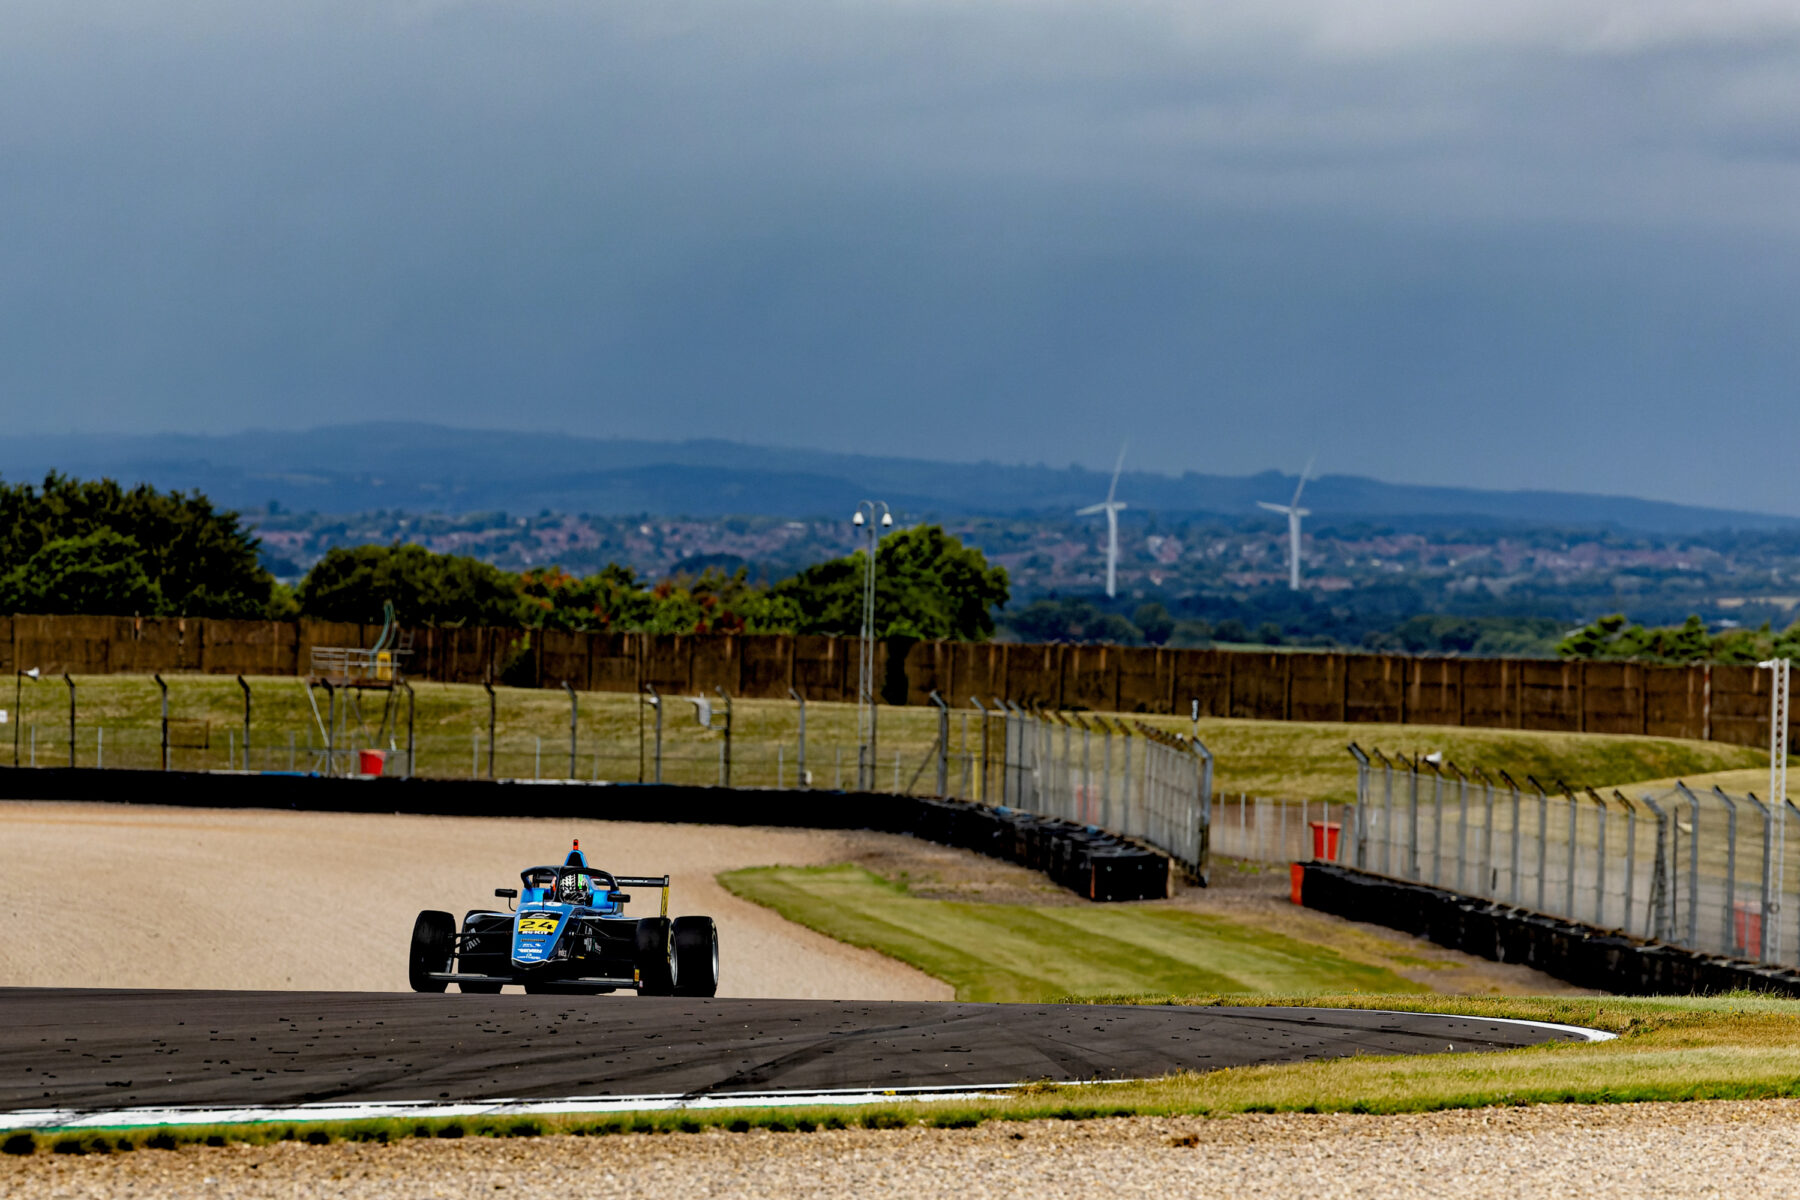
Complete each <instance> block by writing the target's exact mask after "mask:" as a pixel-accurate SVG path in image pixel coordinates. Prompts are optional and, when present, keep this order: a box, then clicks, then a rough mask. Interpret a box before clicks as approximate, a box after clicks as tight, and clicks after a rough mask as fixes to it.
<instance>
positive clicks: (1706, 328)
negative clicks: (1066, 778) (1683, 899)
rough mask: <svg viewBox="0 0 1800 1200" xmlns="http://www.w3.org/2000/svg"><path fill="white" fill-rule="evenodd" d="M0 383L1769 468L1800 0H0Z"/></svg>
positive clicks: (1456, 468) (1160, 460) (1799, 74)
mask: <svg viewBox="0 0 1800 1200" xmlns="http://www.w3.org/2000/svg"><path fill="white" fill-rule="evenodd" d="M0 29H4V30H5V31H6V33H5V37H4V39H3V40H0V392H3V394H4V396H5V398H6V406H7V411H8V413H9V414H10V418H11V420H10V422H9V423H10V425H11V428H13V429H15V430H33V429H36V430H66V429H108V430H155V429H169V428H185V429H192V430H205V429H221V430H224V429H234V428H240V427H243V426H246V425H276V426H284V425H286V426H299V425H314V424H320V423H325V422H330V421H338V420H349V419H364V418H368V417H399V416H415V417H427V418H432V419H438V420H447V421H451V422H457V423H463V424H482V425H501V426H509V427H544V428H558V427H560V428H567V429H571V430H578V431H580V432H583V433H596V434H606V433H618V434H622V435H630V436H643V437H680V436H690V435H694V434H697V433H700V434H709V435H719V436H730V437H742V438H749V439H753V440H757V441H762V442H775V443H782V442H791V443H801V444H809V445H820V446H825V447H830V448H840V449H841V448H851V447H859V446H870V447H878V448H882V449H889V450H894V451H899V452H904V453H909V454H917V455H924V456H932V457H955V458H980V457H993V458H999V459H1005V460H1015V461H1016V460H1034V459H1044V460H1049V461H1053V462H1061V461H1067V460H1070V459H1079V460H1082V461H1085V462H1088V463H1091V464H1094V465H1104V464H1105V460H1108V459H1110V455H1111V448H1112V447H1113V446H1115V445H1116V444H1117V439H1118V438H1119V437H1120V436H1122V435H1124V434H1126V433H1130V434H1132V435H1133V437H1134V442H1135V445H1136V447H1137V449H1136V450H1135V451H1134V460H1135V462H1136V464H1137V465H1138V466H1141V467H1152V468H1162V469H1180V468H1187V467H1192V468H1197V469H1203V470H1215V471H1250V470H1255V469H1260V468H1262V467H1265V466H1270V465H1281V466H1287V467H1288V468H1289V469H1292V468H1293V467H1294V466H1297V465H1298V462H1299V461H1301V460H1303V459H1304V457H1305V456H1306V454H1307V453H1308V452H1310V451H1311V450H1312V449H1313V448H1314V447H1315V446H1316V447H1318V448H1319V449H1320V450H1321V452H1322V456H1321V460H1320V465H1321V468H1322V469H1329V470H1332V471H1340V472H1346V471H1347V472H1359V473H1367V474H1375V475H1381V476H1384V477H1388V478H1394V479H1410V480H1424V481H1436V482H1454V483H1472V484H1481V485H1490V486H1509V485H1517V486H1535V487H1558V488H1570V489H1580V490H1603V491H1618V492H1631V493H1639V494H1647V495H1654V496H1658V497H1663V498H1669V499H1678V500H1685V501H1696V502H1707V503H1715V504H1721V505H1729V506H1731V507H1738V508H1754V507H1760V508H1767V509H1774V510H1780V511H1787V512H1800V493H1797V492H1796V490H1795V488H1794V486H1793V485H1792V484H1791V483H1790V482H1789V481H1788V480H1789V479H1791V478H1792V477H1793V475H1794V474H1795V472H1794V471H1793V469H1792V464H1791V461H1790V458H1789V455H1790V453H1791V451H1790V450H1789V449H1788V447H1791V446H1792V444H1793V443H1794V441H1795V438H1794V433H1795V424H1796V422H1795V418H1794V417H1793V415H1792V413H1793V409H1794V405H1793V403H1792V397H1793V394H1794V389H1793V382H1792V381H1793V380H1794V379H1796V378H1800V371H1797V370H1796V368H1800V352H1797V351H1796V346H1800V338H1796V337H1795V336H1794V334H1795V331H1796V328H1797V327H1800V295H1797V294H1796V288H1795V279H1796V271H1795V268H1796V267H1797V266H1800V255H1797V254H1796V244H1797V243H1796V233H1797V232H1800V231H1797V230H1796V227H1795V226H1796V222H1797V221H1800V205H1796V203H1795V201H1796V200H1797V199H1800V195H1797V192H1796V157H1797V151H1800V41H1797V36H1800V17H1796V16H1795V15H1794V13H1793V11H1792V10H1791V6H1787V5H1773V4H1767V5H1757V4H1719V3H1706V4H1700V3H1696V4H1676V3H1661V4H1658V3H1645V2H1643V0H1637V2H1634V3H1626V2H1620V3H1598V2H1596V3H1587V4H1581V5H1571V4H1567V3H1559V4H1547V3H1546V4H1509V5H1493V6H1469V5H1449V4H1426V3H1411V4H1396V5H1387V6H1371V5H1367V4H1351V3H1322V2H1321V3H1300V2H1289V3H1282V2H1280V0H1275V2H1271V3H1257V4H1251V3H1243V4H1218V5H1205V6H1196V5H1190V4H1180V3H1173V2H1169V3H1136V4H1132V3H1125V4H1116V3H1108V4H1098V3H1089V4H1073V3H1039V2H1026V0H1013V2H1002V3H985V4H973V5H971V4H967V3H958V4H950V3H935V2H930V0H910V2H890V0H862V2H860V3H849V2H843V3H824V2H818V0H791V2H787V3H781V4H774V3H720V2H712V3H693V2H686V0H673V2H670V3H654V4H653V3H586V4H575V3H547V2H531V0H521V2H515V3H411V4H407V3H362V4H348V3H345V4H328V3H312V4H306V3H301V4H294V5H287V6H272V7H265V6H244V5H237V4H224V3H186V4H181V3H164V4H151V5H145V4H123V3H114V4H84V5H61V4H50V3H40V4H5V3H0Z"/></svg>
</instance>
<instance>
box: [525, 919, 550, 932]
mask: <svg viewBox="0 0 1800 1200" xmlns="http://www.w3.org/2000/svg"><path fill="white" fill-rule="evenodd" d="M519 932H520V933H555V932H556V918H555V917H524V918H522V919H521V920H520V921H519Z"/></svg>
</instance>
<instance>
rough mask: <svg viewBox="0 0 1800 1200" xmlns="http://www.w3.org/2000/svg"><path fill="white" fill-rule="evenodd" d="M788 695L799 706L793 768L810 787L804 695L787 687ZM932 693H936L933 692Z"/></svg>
mask: <svg viewBox="0 0 1800 1200" xmlns="http://www.w3.org/2000/svg"><path fill="white" fill-rule="evenodd" d="M788 695H789V696H790V697H792V699H793V700H794V702H795V703H796V704H798V705H799V706H800V745H799V757H798V758H796V759H795V761H794V770H795V771H797V772H799V783H800V786H801V787H811V786H812V782H811V780H810V779H809V778H808V777H807V774H806V697H805V696H804V695H802V694H801V692H800V689H799V688H789V689H788ZM933 695H936V693H935V692H934V693H933Z"/></svg>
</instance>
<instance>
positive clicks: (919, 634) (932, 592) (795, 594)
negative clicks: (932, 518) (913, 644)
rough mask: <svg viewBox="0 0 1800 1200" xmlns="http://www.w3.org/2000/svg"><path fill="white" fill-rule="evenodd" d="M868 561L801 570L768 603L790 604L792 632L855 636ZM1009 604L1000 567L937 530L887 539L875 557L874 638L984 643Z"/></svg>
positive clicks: (851, 558)
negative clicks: (997, 615) (998, 611)
mask: <svg viewBox="0 0 1800 1200" xmlns="http://www.w3.org/2000/svg"><path fill="white" fill-rule="evenodd" d="M867 562H868V560H867V558H866V557H865V556H864V554H863V552H862V551H860V550H859V551H857V552H856V553H854V554H851V555H848V556H846V557H844V558H834V559H832V560H831V561H829V562H823V563H819V564H817V565H816V566H812V567H808V568H807V569H806V570H804V571H802V572H800V573H799V574H798V575H796V576H794V577H793V578H791V579H787V580H783V581H782V582H781V583H778V584H776V585H775V587H774V589H773V591H772V594H771V595H772V598H773V599H775V600H781V601H787V602H789V603H791V605H792V608H793V612H794V617H795V622H794V628H795V630H796V631H797V632H800V633H830V634H840V635H854V634H857V633H860V632H861V631H862V605H863V573H864V569H865V566H866V564H867ZM1008 597H1009V591H1008V585H1007V578H1006V568H1004V567H990V566H988V563H987V559H986V557H985V556H983V554H982V553H981V551H980V550H978V549H976V548H974V547H972V546H964V545H963V544H962V542H961V541H959V540H958V539H956V538H955V537H952V536H951V535H949V534H947V533H945V532H944V529H943V526H941V525H920V526H916V527H914V528H912V529H903V530H900V531H898V532H896V533H891V534H889V535H888V536H887V537H885V538H883V539H882V540H881V544H880V546H879V547H878V548H877V550H876V552H875V631H876V635H877V636H878V637H912V638H922V639H932V640H955V641H985V640H986V639H988V638H990V637H992V636H993V634H994V610H995V609H996V608H1000V607H1003V606H1004V605H1005V604H1006V601H1007V599H1008Z"/></svg>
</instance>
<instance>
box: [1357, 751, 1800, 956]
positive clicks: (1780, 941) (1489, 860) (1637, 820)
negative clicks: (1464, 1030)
mask: <svg viewBox="0 0 1800 1200" xmlns="http://www.w3.org/2000/svg"><path fill="white" fill-rule="evenodd" d="M1351 753H1352V754H1353V755H1354V757H1355V759H1356V766H1357V797H1358V803H1357V805H1356V806H1355V807H1354V808H1353V809H1352V810H1351V812H1352V817H1351V818H1350V819H1349V820H1347V821H1346V826H1347V829H1348V843H1349V844H1348V846H1347V848H1346V850H1345V852H1344V853H1343V854H1342V855H1340V861H1342V862H1344V863H1345V864H1346V865H1349V866H1355V867H1360V868H1363V869H1365V870H1369V871H1374V872H1378V873H1380V874H1383V875H1390V876H1394V877H1396V878H1400V879H1409V880H1415V881H1418V882H1420V883H1426V884H1430V885H1432V886H1434V887H1439V888H1445V889H1449V890H1453V891H1455V892H1458V893H1460V894H1463V895H1466V896H1474V897H1480V898H1483V899H1487V900H1492V901H1495V902H1498V903H1503V904H1511V905H1517V906H1520V907H1524V908H1530V909H1534V910H1536V911H1538V912H1542V913H1546V914H1549V915H1552V916H1559V917H1563V918H1566V919H1568V920H1571V921H1580V922H1585V923H1589V924H1593V925H1597V926H1600V927H1601V928H1606V929H1617V930H1620V931H1621V932H1623V933H1626V934H1630V935H1633V936H1636V937H1643V938H1650V939H1653V940H1656V941H1662V942H1667V943H1670V944H1673V945H1678V946H1683V947H1686V948H1688V949H1692V950H1697V951H1701V952H1703V953H1709V954H1722V955H1727V956H1731V957H1736V958H1744V959H1754V960H1757V961H1761V962H1768V963H1778V964H1785V965H1797V964H1800V925H1797V923H1796V918H1800V905H1792V906H1790V905H1788V904H1786V903H1784V902H1785V901H1786V900H1787V899H1788V896H1787V889H1788V888H1789V887H1790V886H1791V885H1792V884H1793V883H1795V882H1800V862H1797V861H1796V856H1797V854H1800V839H1796V838H1795V837H1793V836H1792V829H1793V823H1794V820H1795V818H1796V817H1800V808H1796V806H1795V804H1794V802H1793V801H1792V800H1790V799H1786V798H1782V799H1780V800H1778V801H1774V802H1769V801H1765V800H1764V799H1763V798H1761V797H1759V796H1757V795H1756V794H1754V793H1749V792H1747V793H1744V794H1742V795H1734V794H1731V793H1728V792H1726V791H1725V790H1724V789H1722V788H1718V787H1714V788H1711V789H1701V788H1690V787H1688V786H1687V785H1686V784H1683V783H1676V784H1675V785H1674V786H1673V787H1669V788H1659V789H1654V790H1645V791H1636V793H1635V794H1633V795H1627V794H1626V792H1625V791H1623V790H1621V789H1617V788H1614V789H1609V790H1607V791H1606V792H1605V793H1602V792H1601V791H1599V790H1597V789H1594V788H1589V787H1580V788H1577V787H1571V786H1569V785H1567V784H1564V783H1562V782H1561V781H1551V782H1549V783H1545V782H1540V781H1539V780H1537V779H1535V778H1533V777H1532V776H1530V775H1527V776H1526V777H1525V779H1524V781H1523V782H1520V781H1518V780H1515V779H1513V777H1512V776H1511V775H1509V774H1507V773H1506V772H1504V771H1500V772H1495V773H1492V774H1490V773H1487V772H1484V771H1481V770H1478V769H1477V770H1469V771H1464V770H1462V769H1461V768H1459V767H1457V766H1456V765H1455V764H1454V763H1451V762H1447V761H1445V762H1432V761H1428V760H1426V759H1423V758H1415V759H1408V758H1406V757H1404V756H1396V757H1389V756H1387V755H1384V754H1382V753H1381V752H1380V751H1369V752H1366V753H1365V752H1364V751H1363V750H1361V749H1360V748H1358V747H1356V746H1352V747H1351Z"/></svg>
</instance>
